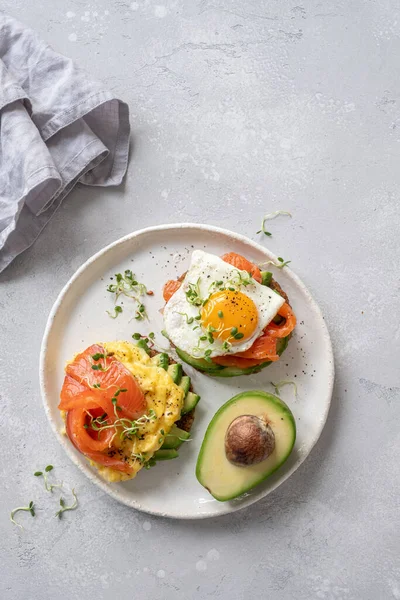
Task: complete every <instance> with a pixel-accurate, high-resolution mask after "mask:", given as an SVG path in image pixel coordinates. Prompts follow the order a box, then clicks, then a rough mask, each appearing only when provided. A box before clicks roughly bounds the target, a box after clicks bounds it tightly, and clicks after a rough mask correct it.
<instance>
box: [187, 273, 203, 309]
mask: <svg viewBox="0 0 400 600" xmlns="http://www.w3.org/2000/svg"><path fill="white" fill-rule="evenodd" d="M199 284H200V277H199V278H198V280H197V281H196V283H189V289H188V290H187V292H185V296H186V300H187V301H188V302H189V304H192V305H193V306H201V305H202V304H203V300H202V299H201V298H200V287H199Z"/></svg>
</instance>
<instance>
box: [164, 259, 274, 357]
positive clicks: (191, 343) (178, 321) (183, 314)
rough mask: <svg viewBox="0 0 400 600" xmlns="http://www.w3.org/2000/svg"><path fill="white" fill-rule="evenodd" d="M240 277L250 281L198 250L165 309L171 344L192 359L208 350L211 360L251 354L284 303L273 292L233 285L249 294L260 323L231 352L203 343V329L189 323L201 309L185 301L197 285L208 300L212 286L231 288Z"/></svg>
mask: <svg viewBox="0 0 400 600" xmlns="http://www.w3.org/2000/svg"><path fill="white" fill-rule="evenodd" d="M238 273H241V274H242V275H243V276H244V277H247V278H248V273H247V272H246V271H240V270H239V269H236V268H235V267H233V266H232V265H229V264H228V263H226V262H224V261H223V260H222V259H221V258H219V256H215V255H214V254H209V253H207V252H203V251H202V250H195V251H194V252H193V254H192V259H191V262H190V266H189V269H188V272H187V274H186V276H185V279H184V281H183V283H182V285H181V287H180V288H179V290H177V291H176V292H175V294H174V295H173V296H172V297H171V298H170V300H169V301H168V302H167V304H166V306H165V308H164V326H165V330H166V332H167V334H168V337H169V339H170V340H171V341H172V343H173V344H174V345H175V346H177V347H178V348H180V349H181V350H183V351H184V352H186V353H187V354H189V355H190V356H193V357H196V358H197V357H199V358H200V357H203V356H204V352H205V351H206V350H211V354H210V356H223V355H225V354H232V353H235V354H236V353H237V352H244V351H245V350H248V349H249V348H250V347H251V346H252V345H253V344H254V342H255V340H256V339H257V338H258V337H260V335H261V334H262V332H263V330H264V328H265V327H266V326H267V325H268V323H270V322H271V321H272V319H273V318H274V317H275V315H276V314H277V312H278V310H279V309H280V307H281V306H282V305H283V304H284V303H285V300H284V299H283V298H282V297H281V296H279V294H277V293H276V292H274V291H273V290H272V289H271V288H269V287H267V286H264V285H261V284H260V283H258V282H257V281H254V280H253V282H252V283H251V284H249V285H247V286H243V285H241V286H238V285H236V284H235V285H233V287H235V289H237V290H240V291H241V292H242V293H244V294H246V296H248V297H249V298H251V300H253V302H254V304H255V305H256V307H257V313H258V323H257V327H256V329H255V331H254V333H253V335H252V336H251V337H250V338H248V339H246V340H245V341H242V342H239V343H235V344H233V345H232V347H231V349H230V350H226V349H224V348H223V340H218V339H215V340H214V343H213V344H210V343H209V341H208V340H205V341H200V337H201V336H203V335H204V333H205V330H204V329H203V328H202V326H201V321H199V320H197V321H196V320H194V321H193V322H192V323H190V324H189V323H188V322H187V321H188V320H190V319H191V318H193V319H194V318H195V317H196V316H198V314H199V312H200V309H201V307H198V306H193V305H192V304H190V303H189V302H188V300H187V297H186V292H187V291H188V290H189V284H193V285H196V284H197V282H198V288H199V293H200V297H201V298H202V299H205V298H207V297H208V296H209V294H210V291H212V290H216V289H218V288H213V287H212V284H213V282H216V281H223V282H224V283H226V285H228V283H227V282H228V281H229V282H232V280H233V281H238V280H239V278H238ZM229 285H232V283H229Z"/></svg>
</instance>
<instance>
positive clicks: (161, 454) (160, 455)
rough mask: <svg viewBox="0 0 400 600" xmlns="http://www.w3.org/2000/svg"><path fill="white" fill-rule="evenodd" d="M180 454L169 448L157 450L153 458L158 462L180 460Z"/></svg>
mask: <svg viewBox="0 0 400 600" xmlns="http://www.w3.org/2000/svg"><path fill="white" fill-rule="evenodd" d="M178 456H179V454H178V452H177V451H176V450H175V449H174V448H168V449H163V448H161V449H160V450H157V451H156V452H154V454H153V458H154V459H155V460H156V461H157V460H171V459H172V458H178Z"/></svg>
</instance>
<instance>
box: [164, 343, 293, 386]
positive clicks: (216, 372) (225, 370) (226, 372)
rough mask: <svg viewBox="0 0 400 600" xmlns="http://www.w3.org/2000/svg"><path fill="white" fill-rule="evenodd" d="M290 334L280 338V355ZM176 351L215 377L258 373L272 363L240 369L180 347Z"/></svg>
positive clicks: (277, 349) (181, 357) (187, 360)
mask: <svg viewBox="0 0 400 600" xmlns="http://www.w3.org/2000/svg"><path fill="white" fill-rule="evenodd" d="M289 339H290V335H288V336H287V337H284V338H280V339H278V341H277V344H276V352H277V354H279V356H280V355H281V354H282V352H283V351H284V350H286V348H287V345H288V343H289ZM175 350H176V353H177V354H178V356H179V358H180V359H181V360H183V361H184V362H185V363H187V364H188V365H191V366H192V367H194V368H195V369H197V370H199V371H204V373H207V374H208V375H212V376H213V377H237V376H239V375H251V374H253V373H258V372H259V371H261V370H262V369H264V368H265V367H268V365H270V364H271V361H270V360H269V361H266V362H264V363H261V364H259V365H256V366H255V367H249V368H248V369H239V368H238V367H222V366H221V365H217V364H215V363H212V362H208V361H206V360H204V359H202V358H193V356H190V355H189V354H186V352H184V351H183V350H181V349H180V348H175Z"/></svg>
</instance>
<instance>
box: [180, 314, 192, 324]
mask: <svg viewBox="0 0 400 600" xmlns="http://www.w3.org/2000/svg"><path fill="white" fill-rule="evenodd" d="M178 315H182V317H186V323H187V324H188V325H191V324H192V323H193V321H194V317H189V315H188V314H187V313H181V312H178Z"/></svg>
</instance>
